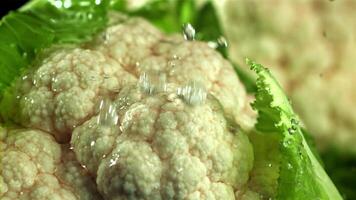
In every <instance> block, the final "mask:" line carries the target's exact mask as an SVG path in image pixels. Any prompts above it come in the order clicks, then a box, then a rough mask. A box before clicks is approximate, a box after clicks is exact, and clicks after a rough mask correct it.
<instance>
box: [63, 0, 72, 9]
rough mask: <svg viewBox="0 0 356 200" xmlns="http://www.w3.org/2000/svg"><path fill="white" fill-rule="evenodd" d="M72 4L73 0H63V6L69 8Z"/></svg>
mask: <svg viewBox="0 0 356 200" xmlns="http://www.w3.org/2000/svg"><path fill="white" fill-rule="evenodd" d="M71 6H72V1H71V0H65V1H64V2H63V7H64V8H69V7H71Z"/></svg>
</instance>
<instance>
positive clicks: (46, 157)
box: [0, 129, 100, 200]
mask: <svg viewBox="0 0 356 200" xmlns="http://www.w3.org/2000/svg"><path fill="white" fill-rule="evenodd" d="M70 154H73V153H69V152H65V151H64V152H61V146H60V145H59V144H57V143H56V141H55V140H54V138H53V137H52V136H51V135H49V134H48V133H45V132H42V131H39V130H25V129H18V130H10V131H9V133H8V137H7V138H6V139H5V140H4V148H2V149H1V151H0V163H1V165H0V166H1V168H0V183H1V189H0V198H1V199H51V200H52V199H58V200H59V199H66V200H67V199H68V200H69V199H70V200H72V199H73V200H75V199H88V200H89V199H100V196H99V194H98V193H97V192H96V188H95V183H94V182H93V181H92V180H91V179H90V178H89V176H88V175H86V174H85V173H84V170H83V169H82V168H81V167H80V165H79V164H78V162H76V161H75V160H73V159H68V158H67V157H68V156H70ZM69 158H73V156H70V157H69ZM74 172H75V173H74ZM74 178H75V179H74Z"/></svg>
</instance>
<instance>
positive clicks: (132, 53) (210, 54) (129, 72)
mask: <svg viewBox="0 0 356 200" xmlns="http://www.w3.org/2000/svg"><path fill="white" fill-rule="evenodd" d="M95 41H96V42H92V43H89V44H87V45H83V47H82V48H62V49H59V50H58V49H57V50H54V51H53V52H52V53H51V54H50V55H49V57H47V58H46V59H44V60H43V61H41V62H40V63H39V64H37V65H36V66H34V70H33V71H32V72H30V73H27V74H26V75H24V76H23V80H20V81H19V82H18V83H17V84H16V85H15V86H14V87H13V91H12V92H11V93H12V94H11V95H9V96H10V97H6V98H5V100H3V101H2V102H3V105H4V106H3V107H6V108H7V109H6V110H3V111H2V115H3V116H4V118H5V119H12V120H14V121H16V122H18V123H20V124H22V125H24V126H26V127H32V128H39V129H42V130H45V131H49V132H51V133H53V134H54V136H55V137H56V139H57V141H59V142H67V141H68V140H70V134H71V131H72V130H73V128H75V127H76V126H78V125H80V124H82V123H83V122H85V121H86V120H87V119H89V118H91V117H92V116H93V115H94V114H95V105H96V104H97V103H98V101H99V100H100V96H111V95H114V94H115V93H117V92H118V91H120V90H121V88H122V86H123V85H127V84H129V83H133V82H136V81H137V80H138V79H139V77H140V75H142V74H144V73H148V74H149V73H156V72H159V73H160V74H161V75H162V76H164V77H165V81H166V82H171V83H176V84H180V85H185V84H188V83H189V82H190V81H197V82H199V83H200V84H203V85H204V86H205V87H206V89H207V90H208V92H209V93H211V94H213V95H214V96H215V97H216V98H218V100H219V101H220V103H221V104H222V106H223V108H224V111H225V112H226V114H227V116H228V117H229V118H231V119H232V120H234V121H236V122H237V123H238V124H240V125H241V126H242V127H243V128H246V129H247V128H251V127H252V126H253V124H254V115H255V113H254V112H253V111H252V110H251V108H250V107H249V102H248V98H249V97H248V96H247V95H246V92H245V90H244V87H243V85H242V83H241V82H240V81H239V80H238V78H237V76H236V74H235V72H234V70H233V68H232V66H231V65H230V64H229V62H228V61H226V60H225V59H224V58H223V57H222V56H221V55H220V54H219V53H218V52H216V51H215V50H214V49H212V48H210V47H209V46H208V45H207V44H205V43H203V42H198V41H185V40H184V39H182V38H181V37H178V36H164V35H163V34H162V33H160V32H159V31H158V30H157V29H156V28H154V27H153V26H152V25H150V24H149V23H148V22H146V21H145V20H143V19H139V18H138V19H137V18H133V19H128V20H126V21H125V22H122V23H120V24H118V25H114V26H111V27H108V28H107V30H105V31H104V32H103V33H102V34H101V35H100V36H99V37H98V38H96V39H95ZM84 48H87V49H84ZM150 78H152V77H150ZM8 98H10V100H8ZM16 109H18V110H20V112H15V111H16Z"/></svg>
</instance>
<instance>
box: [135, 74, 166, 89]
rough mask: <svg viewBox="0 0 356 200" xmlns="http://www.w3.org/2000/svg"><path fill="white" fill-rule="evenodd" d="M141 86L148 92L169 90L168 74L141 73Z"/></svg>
mask: <svg viewBox="0 0 356 200" xmlns="http://www.w3.org/2000/svg"><path fill="white" fill-rule="evenodd" d="M138 83H139V86H140V88H141V90H142V91H143V92H145V93H147V94H153V93H155V92H165V91H167V84H166V75H165V74H164V73H159V72H144V73H142V74H141V75H140V78H139V82H138Z"/></svg>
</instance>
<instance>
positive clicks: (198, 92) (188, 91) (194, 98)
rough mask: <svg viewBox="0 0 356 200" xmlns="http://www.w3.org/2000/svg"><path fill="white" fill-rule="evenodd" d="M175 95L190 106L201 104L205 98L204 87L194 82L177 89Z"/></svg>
mask: <svg viewBox="0 0 356 200" xmlns="http://www.w3.org/2000/svg"><path fill="white" fill-rule="evenodd" d="M177 94H178V95H179V96H180V97H181V98H183V100H184V101H185V102H186V103H188V104H190V105H199V104H202V103H203V102H204V101H205V100H206V97H207V92H206V89H205V87H204V85H202V84H200V83H198V82H196V81H192V82H190V83H189V84H188V85H185V86H183V87H179V88H178V89H177Z"/></svg>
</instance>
